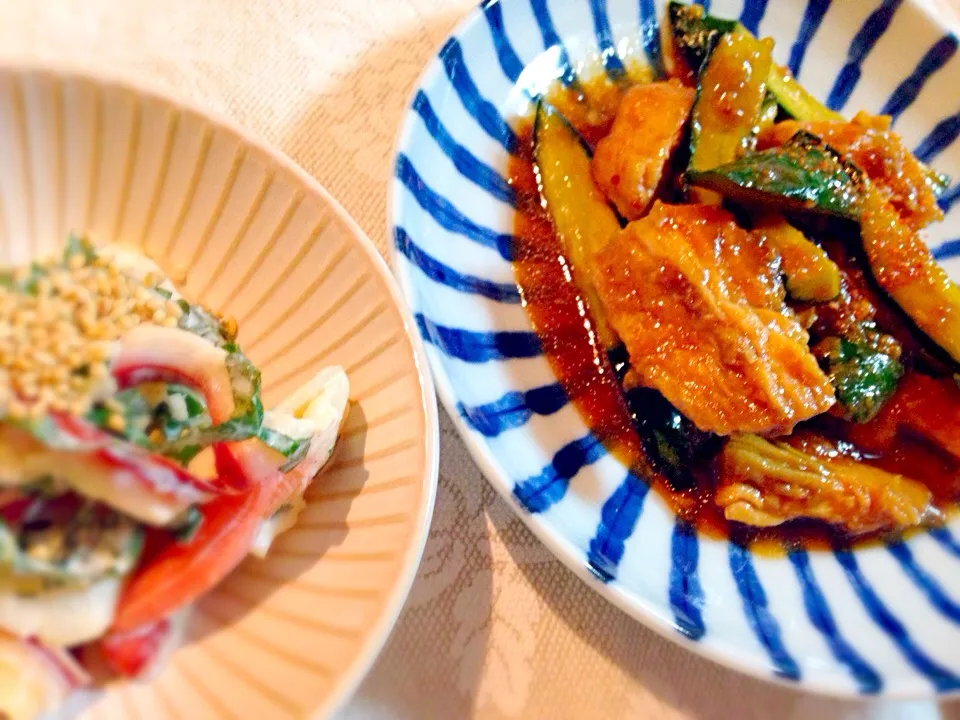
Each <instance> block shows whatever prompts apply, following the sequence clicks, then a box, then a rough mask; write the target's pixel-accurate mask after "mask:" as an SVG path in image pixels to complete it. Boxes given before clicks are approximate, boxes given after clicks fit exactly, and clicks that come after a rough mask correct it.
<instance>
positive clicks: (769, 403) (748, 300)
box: [594, 202, 834, 435]
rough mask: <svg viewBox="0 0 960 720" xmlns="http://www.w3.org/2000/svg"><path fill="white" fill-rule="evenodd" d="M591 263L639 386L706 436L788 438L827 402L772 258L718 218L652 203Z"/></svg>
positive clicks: (825, 384)
mask: <svg viewBox="0 0 960 720" xmlns="http://www.w3.org/2000/svg"><path fill="white" fill-rule="evenodd" d="M595 259H596V271H595V277H594V280H595V282H596V285H597V289H598V292H599V294H600V298H601V301H602V302H603V305H604V309H605V310H606V313H607V316H608V319H609V321H610V323H611V324H612V325H613V327H614V329H615V330H616V332H617V334H618V335H619V336H620V338H621V339H622V340H623V342H624V344H625V345H626V347H627V350H628V352H629V353H630V360H631V363H632V365H633V368H634V370H635V371H636V372H637V375H638V376H639V378H640V381H641V382H642V383H643V384H644V385H646V386H648V387H653V388H656V389H657V390H659V391H660V392H661V393H662V394H663V395H664V396H665V397H666V398H667V399H668V400H669V401H670V402H671V403H672V404H673V405H674V406H675V407H676V408H677V409H678V410H679V411H680V412H681V413H683V414H684V415H686V416H687V417H688V418H689V419H690V420H691V421H692V422H693V423H694V424H695V425H696V426H697V427H698V428H700V429H701V430H706V431H709V432H714V433H717V434H718V435H729V434H731V433H734V432H759V433H783V432H788V431H789V430H790V429H791V428H792V427H793V426H794V425H795V424H796V423H798V422H800V421H801V420H805V419H807V418H810V417H813V416H814V415H818V414H820V413H822V412H824V411H826V410H827V409H829V408H830V407H831V405H833V403H834V396H833V388H832V386H831V384H830V381H829V379H828V378H827V377H826V375H824V373H823V371H822V370H821V369H820V367H819V365H818V364H817V360H816V358H814V356H813V355H812V354H811V352H810V350H809V348H808V347H807V339H808V337H807V333H806V331H805V330H804V329H803V328H802V327H801V325H800V324H799V323H798V322H797V320H796V319H795V317H794V316H793V313H792V312H791V311H790V310H789V309H787V308H786V306H785V305H784V289H783V285H782V282H781V280H780V277H779V273H778V264H777V258H776V255H775V254H774V253H773V252H772V251H771V250H770V249H769V248H768V247H767V246H766V244H765V243H764V242H763V240H762V238H756V237H752V236H750V235H749V234H748V233H747V232H746V231H745V230H743V229H741V228H739V227H738V226H737V225H736V223H735V222H734V219H733V216H732V215H730V214H729V213H728V212H726V211H725V210H723V209H721V208H719V207H715V206H708V205H666V204H663V203H660V202H658V203H656V204H655V205H654V206H653V209H652V210H651V211H650V215H649V216H647V217H646V218H644V219H643V220H637V221H635V222H633V223H631V224H629V225H628V226H627V227H626V228H625V229H623V230H621V231H620V232H619V233H617V234H616V235H615V236H614V237H613V239H612V240H611V242H610V243H609V244H608V245H607V246H606V247H605V248H604V249H603V250H601V251H600V252H599V253H598V254H597V255H596V256H595Z"/></svg>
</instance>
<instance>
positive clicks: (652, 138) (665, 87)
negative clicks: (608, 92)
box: [592, 80, 694, 220]
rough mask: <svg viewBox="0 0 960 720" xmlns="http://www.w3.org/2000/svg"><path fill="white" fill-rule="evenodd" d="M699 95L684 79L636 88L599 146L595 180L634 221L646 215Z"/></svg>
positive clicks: (623, 214)
mask: <svg viewBox="0 0 960 720" xmlns="http://www.w3.org/2000/svg"><path fill="white" fill-rule="evenodd" d="M693 97H694V91H693V89H692V88H688V87H684V86H683V85H682V84H681V83H680V81H679V80H668V81H667V82H658V83H650V84H649V85H638V86H636V87H632V88H630V90H628V91H627V93H626V95H624V97H623V101H622V102H621V103H620V109H619V110H618V111H617V117H616V120H614V123H613V127H612V128H611V130H610V134H609V135H607V136H606V137H605V138H603V140H601V141H600V142H599V143H598V144H597V150H596V152H595V153H594V156H593V163H592V169H593V178H594V180H596V182H597V185H598V186H599V187H600V189H601V190H603V192H604V194H606V196H607V198H608V199H609V200H610V201H611V202H612V203H613V204H614V205H616V207H617V210H619V211H620V214H621V215H622V216H623V217H625V218H627V219H628V220H636V219H637V218H641V217H643V216H644V214H646V212H647V209H648V208H649V207H650V203H651V202H652V201H653V196H654V193H655V192H656V191H657V188H659V187H660V184H661V182H662V181H663V177H664V172H665V170H666V167H667V164H668V163H669V162H670V155H671V154H672V153H673V150H674V148H675V147H676V146H677V143H678V142H680V136H681V135H682V134H683V126H684V125H685V124H686V122H687V116H688V115H689V114H690V107H691V106H692V105H693Z"/></svg>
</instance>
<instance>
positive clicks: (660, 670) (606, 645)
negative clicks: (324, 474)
mask: <svg viewBox="0 0 960 720" xmlns="http://www.w3.org/2000/svg"><path fill="white" fill-rule="evenodd" d="M851 1H853V0H851ZM798 2H799V0H798ZM927 2H928V3H929V4H930V6H931V7H932V8H933V9H934V11H935V12H939V13H940V14H941V15H942V16H944V17H947V18H949V21H950V22H952V23H954V22H957V21H960V0H927ZM473 6H474V0H0V59H4V58H10V57H17V56H23V55H28V56H32V57H40V58H43V59H46V60H49V61H51V62H52V63H61V62H65V61H66V62H70V63H72V64H76V65H79V66H83V67H89V68H92V69H101V70H105V71H107V72H109V73H111V74H113V75H119V76H129V77H131V78H132V79H134V80H147V81H149V82H151V83H153V84H155V85H159V86H161V87H166V88H168V89H170V90H172V91H173V92H175V93H177V94H178V95H180V96H183V97H186V98H188V99H191V100H194V101H196V102H199V103H201V104H202V105H204V106H206V107H209V108H211V109H213V110H215V111H217V112H220V113H223V114H225V115H227V116H229V117H231V118H233V119H234V120H236V121H237V122H239V123H240V124H241V125H244V126H246V127H247V128H249V129H251V130H253V131H254V132H256V133H258V134H259V135H260V136H261V137H263V138H264V139H265V140H266V141H267V142H269V143H272V144H273V145H275V146H277V147H279V148H280V149H282V150H283V151H284V152H286V153H287V154H288V155H290V156H291V157H292V158H293V159H294V160H296V161H297V162H298V163H300V164H301V165H302V166H303V167H304V168H306V169H307V171H309V172H311V173H312V174H313V175H315V176H316V177H317V178H318V179H319V180H320V182H321V183H323V184H324V185H325V186H326V187H327V189H328V190H329V191H330V192H331V193H332V194H333V195H334V196H335V197H336V198H337V199H338V200H339V201H340V202H341V203H343V205H344V206H345V207H346V209H347V211H348V212H349V213H350V214H351V215H353V217H354V218H355V219H356V220H357V221H358V222H359V224H360V225H361V227H363V229H364V230H365V231H366V232H367V234H368V235H369V236H370V238H371V239H372V240H373V241H374V243H375V244H376V245H377V247H378V248H379V249H380V251H381V252H383V253H384V254H386V251H387V246H388V238H387V218H386V206H385V200H386V189H387V184H388V179H389V176H390V168H391V150H392V146H393V141H394V137H395V135H396V132H397V127H398V124H399V122H400V119H401V117H402V114H403V111H404V106H405V103H406V101H407V98H408V97H409V94H410V91H411V88H412V87H413V84H414V83H415V81H416V78H417V76H418V75H419V73H420V71H421V69H422V67H423V66H424V64H425V63H426V62H427V61H428V60H429V59H430V58H431V57H432V55H433V53H434V52H435V51H436V49H437V47H438V46H439V45H440V43H441V42H442V41H443V39H444V37H445V36H446V35H447V33H448V32H449V31H450V30H451V29H452V28H453V26H454V25H455V24H456V23H457V22H458V21H459V20H460V19H461V18H462V17H463V16H464V15H465V14H466V13H467V12H468V11H469V10H470V9H471V8H472V7H473ZM440 433H441V451H440V455H441V461H440V488H439V493H438V496H437V504H436V512H435V514H434V518H433V526H432V530H431V533H430V538H429V541H428V542H427V548H426V552H425V553H424V557H423V562H422V565H421V568H420V571H419V574H418V576H417V580H416V583H415V585H414V587H413V590H412V592H411V594H410V598H409V600H408V602H407V605H406V608H405V610H404V612H403V615H402V616H401V618H400V621H399V623H398V625H397V627H396V629H395V631H394V633H393V635H392V637H391V639H390V641H389V642H388V644H387V646H386V648H385V650H384V652H383V654H382V656H381V657H380V659H379V660H378V662H377V664H376V665H375V667H374V669H373V671H372V672H371V673H370V675H369V676H368V678H367V679H366V680H365V681H364V682H363V684H362V685H361V686H360V689H359V690H358V692H357V694H356V696H355V697H354V699H353V700H352V702H351V703H350V704H349V705H348V706H347V707H346V708H345V709H344V711H343V713H342V716H343V717H344V718H350V719H355V718H362V719H367V718H411V719H412V718H464V717H475V718H484V719H486V718H491V719H493V718H519V717H522V718H550V719H557V720H561V719H564V718H604V719H613V720H616V719H619V718H652V719H655V720H660V719H663V720H677V719H680V718H742V719H751V718H790V719H793V718H817V720H835V719H840V718H843V719H844V720H847V719H851V720H852V719H854V718H857V719H859V718H869V719H870V720H874V719H876V720H881V719H883V720H886V719H887V718H908V717H909V718H916V719H917V720H926V718H936V717H952V718H953V717H955V718H958V719H960V704H955V703H942V704H939V705H938V704H937V703H934V702H900V703H895V702H887V703H877V702H874V703H866V702H841V701H837V700H831V699H825V698H817V697H811V696H806V695H803V694H801V693H798V692H796V691H794V690H791V689H788V688H781V687H777V686H773V685H770V684H767V683H763V682H760V681H757V680H753V679H750V678H747V677H744V676H741V675H739V674H737V673H734V672H732V671H729V670H725V669H723V668H721V667H719V666H717V665H714V664H713V663H710V662H708V661H706V660H702V659H700V658H698V657H696V656H694V655H693V654H692V653H689V652H687V651H684V650H682V649H680V648H679V647H677V646H675V645H674V644H672V643H670V642H668V641H667V640H664V639H662V638H660V637H659V636H657V635H656V634H654V633H653V632H652V631H650V630H647V629H646V628H644V627H643V626H641V625H640V624H639V623H637V622H635V621H633V620H632V619H630V618H629V617H627V616H626V615H625V614H623V613H622V612H620V611H619V610H617V609H615V608H614V607H613V606H612V605H609V604H608V603H606V602H605V601H603V600H602V599H601V598H600V597H599V596H598V595H596V594H595V593H593V592H591V591H590V590H588V589H587V588H586V587H585V586H584V585H583V583H581V581H580V580H578V579H577V578H575V577H574V576H573V574H571V573H570V572H569V571H567V570H566V568H564V567H563V566H562V565H561V564H560V562H559V561H557V560H555V559H554V558H553V557H552V555H550V554H549V553H548V552H547V550H546V549H545V548H543V547H542V546H541V545H540V544H539V543H538V541H537V540H536V539H535V538H534V537H533V535H532V534H531V533H530V532H529V531H527V530H526V528H525V527H524V525H523V524H522V522H521V521H520V520H519V519H518V518H517V517H516V516H515V515H514V513H513V512H512V511H511V510H510V509H509V508H508V507H507V505H506V504H505V503H504V502H503V501H502V500H501V499H500V498H499V496H498V495H497V494H496V492H495V491H494V490H493V488H492V487H491V486H490V485H489V484H488V483H487V482H486V481H485V479H484V478H483V476H482V475H481V473H480V471H479V470H478V469H477V467H476V466H475V465H474V463H473V462H472V460H471V459H470V456H469V454H468V453H467V450H466V449H465V447H464V445H463V443H462V442H461V441H460V440H459V438H458V437H457V434H456V432H455V430H454V429H453V425H452V423H451V422H450V421H449V419H448V418H447V417H446V416H445V415H443V416H442V419H441V424H440Z"/></svg>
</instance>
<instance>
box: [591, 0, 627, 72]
mask: <svg viewBox="0 0 960 720" xmlns="http://www.w3.org/2000/svg"><path fill="white" fill-rule="evenodd" d="M590 12H591V13H593V29H594V32H595V33H596V34H597V46H598V47H599V48H600V57H601V58H602V62H603V67H604V69H606V71H607V75H609V76H610V77H611V78H613V79H614V80H618V79H620V78H622V77H623V76H624V75H625V74H626V68H624V66H623V60H621V59H620V56H619V55H617V46H616V45H615V44H614V42H613V31H612V30H611V29H610V18H609V17H607V0H590Z"/></svg>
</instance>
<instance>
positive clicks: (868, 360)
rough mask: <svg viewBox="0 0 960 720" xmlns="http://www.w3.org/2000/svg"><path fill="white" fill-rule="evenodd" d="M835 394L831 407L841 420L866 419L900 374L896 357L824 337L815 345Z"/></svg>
mask: <svg viewBox="0 0 960 720" xmlns="http://www.w3.org/2000/svg"><path fill="white" fill-rule="evenodd" d="M816 354H817V356H818V357H819V358H820V363H821V365H822V366H823V368H824V370H825V371H826V373H827V375H828V376H829V377H830V381H831V382H832V383H833V387H834V390H835V392H836V396H837V405H836V406H835V409H836V410H838V411H840V412H841V414H842V415H843V417H844V419H845V420H852V421H853V422H858V423H862V422H867V421H868V420H871V419H872V418H873V417H875V416H876V414H877V413H878V412H880V408H881V407H883V404H884V403H885V402H886V401H887V400H889V399H890V397H891V396H892V395H893V393H894V392H895V391H896V389H897V384H898V383H899V382H900V378H901V377H903V365H901V364H900V361H899V360H897V359H896V358H893V357H890V356H889V355H887V354H886V353H884V352H881V351H880V350H877V349H875V348H873V347H871V346H870V345H869V344H867V343H863V342H853V341H851V340H847V339H844V338H827V339H826V340H824V341H822V342H821V343H820V344H819V345H818V346H817V348H816Z"/></svg>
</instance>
